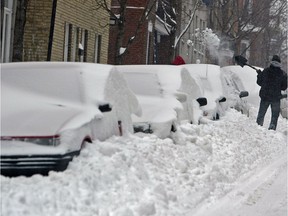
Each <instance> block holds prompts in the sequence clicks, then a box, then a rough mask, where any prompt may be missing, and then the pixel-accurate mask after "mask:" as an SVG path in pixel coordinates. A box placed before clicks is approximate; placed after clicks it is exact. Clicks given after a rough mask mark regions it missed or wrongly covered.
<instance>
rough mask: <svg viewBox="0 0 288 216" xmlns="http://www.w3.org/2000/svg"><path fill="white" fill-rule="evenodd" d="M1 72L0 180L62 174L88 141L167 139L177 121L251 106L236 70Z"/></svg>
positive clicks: (52, 66) (74, 66)
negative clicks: (124, 137)
mask: <svg viewBox="0 0 288 216" xmlns="http://www.w3.org/2000/svg"><path fill="white" fill-rule="evenodd" d="M1 69H2V70H1V86H2V91H1V100H2V101H1V102H2V103H1V119H2V120H1V123H2V125H1V126H2V127H1V174H2V175H9V176H13V175H22V174H23V175H32V174H34V173H41V174H44V175H46V174H48V172H49V171H50V170H56V171H61V170H65V169H66V168H67V166H68V164H69V162H70V161H71V160H72V159H73V157H74V156H75V155H78V154H79V153H80V151H81V149H82V148H83V147H84V146H85V143H86V142H93V140H96V139H98V140H105V139H107V138H109V137H111V136H114V135H125V134H128V133H133V132H135V133H139V132H141V133H153V134H155V135H157V136H158V137H159V138H166V137H169V136H170V135H171V133H174V132H176V131H177V128H178V125H179V124H180V123H181V122H182V121H188V122H190V123H192V124H199V123H201V122H204V121H205V119H209V120H217V119H219V118H221V116H222V115H224V114H225V110H226V109H227V108H228V107H233V106H234V107H240V108H239V110H240V111H244V110H245V109H247V107H248V106H247V103H246V101H243V100H242V99H241V98H242V96H247V92H243V90H245V88H244V87H243V86H241V84H240V83H241V82H240V80H239V79H238V78H235V77H236V75H235V74H234V75H233V73H234V72H233V73H232V72H231V71H234V69H233V70H232V69H231V68H227V70H226V69H225V70H223V71H224V72H223V71H221V69H220V67H219V66H216V65H208V64H194V65H183V66H172V65H125V66H112V65H102V64H92V63H71V62H69V63H68V62H29V63H28V62H26V63H25V62H24V63H6V64H2V65H1ZM227 71H228V72H227ZM235 92H237V93H235ZM234 93H235V94H234ZM239 96H240V97H239ZM226 99H227V100H226ZM241 106H242V107H241ZM243 113H245V112H243Z"/></svg>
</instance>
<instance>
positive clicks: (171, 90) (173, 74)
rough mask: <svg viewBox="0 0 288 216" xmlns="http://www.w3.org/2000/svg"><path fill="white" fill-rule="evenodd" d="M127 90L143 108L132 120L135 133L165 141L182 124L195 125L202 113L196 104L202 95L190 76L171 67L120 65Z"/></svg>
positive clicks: (186, 72) (179, 68)
mask: <svg viewBox="0 0 288 216" xmlns="http://www.w3.org/2000/svg"><path fill="white" fill-rule="evenodd" d="M116 68H117V70H118V71H120V72H122V73H123V75H124V78H125V79H126V81H127V83H128V86H129V87H130V88H131V90H132V91H133V92H134V93H135V94H136V96H137V98H138V101H139V103H140V105H141V108H142V116H141V117H137V116H135V117H133V118H132V120H133V123H134V131H135V132H146V133H153V134H155V135H157V136H158V137H160V138H165V137H168V136H169V135H170V133H171V131H175V130H176V129H177V125H178V123H179V122H180V121H182V120H187V121H189V122H193V123H198V119H199V115H201V110H200V108H199V103H198V102H197V101H196V99H198V98H197V96H198V95H201V94H200V92H199V91H200V90H199V87H198V86H197V84H196V82H195V81H194V80H193V78H192V77H191V76H190V75H189V72H188V71H187V70H185V69H184V68H181V67H178V66H172V65H121V66H117V67H116Z"/></svg>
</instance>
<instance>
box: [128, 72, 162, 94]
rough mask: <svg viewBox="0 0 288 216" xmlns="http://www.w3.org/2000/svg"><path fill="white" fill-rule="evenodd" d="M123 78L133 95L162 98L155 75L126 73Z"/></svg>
mask: <svg viewBox="0 0 288 216" xmlns="http://www.w3.org/2000/svg"><path fill="white" fill-rule="evenodd" d="M124 77H125V79H126V81H127V83H128V85H129V87H130V88H131V90H132V91H133V92H134V93H135V94H139V95H149V96H158V97H159V96H160V97H162V93H163V90H162V88H161V86H160V82H159V80H158V77H157V75H156V74H153V73H136V72H135V73H133V72H132V73H130V72H129V73H128V72H127V73H124Z"/></svg>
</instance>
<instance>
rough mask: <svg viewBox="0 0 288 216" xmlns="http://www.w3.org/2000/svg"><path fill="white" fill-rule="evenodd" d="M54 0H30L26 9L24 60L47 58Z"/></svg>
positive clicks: (43, 59) (42, 59)
mask: <svg viewBox="0 0 288 216" xmlns="http://www.w3.org/2000/svg"><path fill="white" fill-rule="evenodd" d="M51 10H52V0H41V1H39V0H30V1H29V2H28V7H27V11H26V24H25V32H24V42H23V49H24V52H23V53H24V59H23V60H24V61H45V60H46V59H47V50H48V40H49V30H50V21H51Z"/></svg>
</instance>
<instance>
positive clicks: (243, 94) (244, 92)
mask: <svg viewBox="0 0 288 216" xmlns="http://www.w3.org/2000/svg"><path fill="white" fill-rule="evenodd" d="M247 96H249V92H248V91H241V92H240V94H239V97H240V98H242V97H247Z"/></svg>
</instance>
